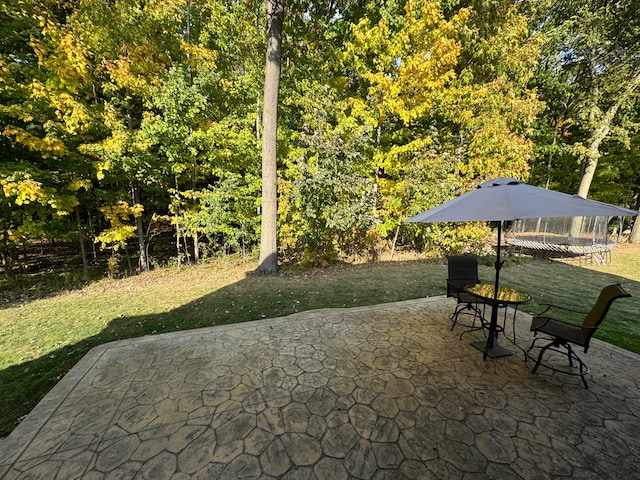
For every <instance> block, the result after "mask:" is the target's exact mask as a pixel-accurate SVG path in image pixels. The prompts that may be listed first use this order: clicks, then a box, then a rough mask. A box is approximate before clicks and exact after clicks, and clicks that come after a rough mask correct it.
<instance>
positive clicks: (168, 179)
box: [0, 0, 640, 275]
mask: <svg viewBox="0 0 640 480" xmlns="http://www.w3.org/2000/svg"><path fill="white" fill-rule="evenodd" d="M273 1H279V0H266V2H267V3H268V2H273ZM639 7H640V2H638V1H636V0H629V1H626V2H610V1H605V0H594V1H592V2H582V1H578V0H566V1H563V2H555V1H551V0H539V1H506V0H471V1H458V0H440V1H429V0H406V1H403V0H386V1H385V0H374V1H366V0H327V1H324V2H312V1H304V0H303V1H293V0H290V1H289V2H287V3H286V5H285V6H284V13H285V14H284V24H283V27H282V56H281V80H280V85H279V100H278V130H277V138H278V142H277V159H278V170H277V173H278V177H277V185H278V210H277V219H278V230H277V234H278V256H279V257H280V261H291V262H300V263H303V264H311V265H320V264H325V263H329V262H332V261H335V260H338V259H343V258H349V257H353V256H360V255H364V256H367V255H372V252H375V250H376V249H377V248H378V247H379V246H380V245H381V244H390V243H391V242H397V243H398V244H400V245H411V246H413V247H415V248H419V249H428V250H434V251H439V252H451V251H457V250H460V249H462V248H463V247H465V246H467V245H469V243H470V242H471V243H473V242H474V241H479V240H480V239H482V238H483V236H484V235H486V232H487V229H486V228H485V227H479V226H478V225H439V224H434V225H430V226H429V227H427V228H420V227H417V226H410V225H404V226H403V227H402V228H399V226H400V225H401V222H402V220H403V219H405V218H407V217H409V216H411V215H413V214H416V213H418V212H420V211H423V210H426V209H428V208H431V207H433V206H435V205H438V204H439V203H442V202H443V201H445V200H448V199H450V198H452V197H454V196H456V195H459V194H460V193H463V192H465V191H468V190H469V189H471V188H474V187H475V185H477V184H478V183H480V182H481V181H483V180H485V179H488V178H493V177H515V178H520V179H525V180H528V181H529V183H532V184H534V185H540V186H548V187H550V188H554V189H556V190H560V191H564V192H567V193H580V194H581V195H583V196H587V195H588V196H589V197H590V198H593V199H597V200H601V201H606V202H609V203H614V204H617V205H621V206H628V207H630V208H634V209H638V208H639V207H640V205H639V204H638V201H639V193H640V169H639V168H638V166H639V165H640V150H639V149H640V135H639V134H638V125H639V121H640V115H639V114H640V109H639V106H640V103H639V102H638V99H639V93H640V17H639V16H638V15H637V12H638V11H640V8H639ZM265 50H266V44H265V3H264V2H260V1H257V0H243V1H237V0H201V1H199V0H180V1H175V0H146V1H144V0H5V1H4V2H3V3H2V5H0V133H1V135H0V185H1V186H2V189H1V190H0V253H1V256H2V266H3V270H4V273H5V274H6V275H12V274H14V273H15V272H17V271H20V268H21V267H22V266H23V265H22V264H23V263H24V255H23V251H24V249H25V247H26V246H27V245H33V244H34V243H36V244H37V243H47V244H52V243H55V242H74V243H75V245H77V251H78V252H79V253H80V256H81V257H82V259H83V265H84V268H85V269H87V268H89V264H90V262H91V257H92V253H91V252H93V251H96V250H97V249H100V250H102V251H105V252H110V253H111V254H112V256H111V259H112V260H111V263H110V265H109V268H110V269H111V270H113V271H118V270H119V269H120V268H122V266H121V265H120V264H121V263H123V262H124V258H125V257H133V258H134V261H133V264H132V266H131V267H130V269H131V270H136V269H137V270H140V271H144V270H148V269H149V268H151V267H152V266H153V265H154V264H155V262H158V261H159V259H160V258H163V257H162V256H163V255H166V252H167V251H171V252H172V257H173V258H174V261H177V262H195V261H198V260H199V259H200V258H203V257H204V256H206V255H212V254H219V253H228V252H245V251H249V250H253V249H255V247H256V246H257V245H258V244H259V241H260V218H261V213H262V212H261V148H262V147H261V144H262V133H263V131H264V125H262V118H263V117H262V107H263V105H264V100H265V99H264V77H265ZM626 227H627V228H629V229H631V227H632V226H631V225H627V226H626ZM167 237H168V238H169V241H170V244H168V243H167ZM631 240H632V241H636V242H637V241H640V226H638V227H637V228H633V231H632V232H631ZM160 246H161V247H162V248H161V249H160V248H158V247H160Z"/></svg>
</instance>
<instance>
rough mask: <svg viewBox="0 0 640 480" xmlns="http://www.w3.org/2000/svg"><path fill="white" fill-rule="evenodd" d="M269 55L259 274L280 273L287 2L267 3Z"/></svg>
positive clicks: (281, 0) (266, 74)
mask: <svg viewBox="0 0 640 480" xmlns="http://www.w3.org/2000/svg"><path fill="white" fill-rule="evenodd" d="M265 10H266V20H267V54H266V66H265V74H264V100H263V107H262V108H263V109H262V127H263V133H262V232H261V234H260V259H259V264H258V268H257V272H258V273H262V274H266V275H273V274H275V273H277V271H278V242H277V220H278V190H277V157H276V139H277V125H278V89H279V87H280V67H281V55H282V22H283V19H284V0H265Z"/></svg>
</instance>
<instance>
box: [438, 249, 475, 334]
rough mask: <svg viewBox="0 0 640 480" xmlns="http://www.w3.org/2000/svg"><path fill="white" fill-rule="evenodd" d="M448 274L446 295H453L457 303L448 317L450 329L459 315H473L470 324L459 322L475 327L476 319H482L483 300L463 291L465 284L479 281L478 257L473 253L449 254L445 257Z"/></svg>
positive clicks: (456, 321)
mask: <svg viewBox="0 0 640 480" xmlns="http://www.w3.org/2000/svg"><path fill="white" fill-rule="evenodd" d="M447 266H448V273H449V276H448V278H447V297H453V298H455V299H456V300H457V302H458V304H457V305H456V309H455V310H454V311H453V313H452V314H451V315H449V319H450V320H451V330H453V327H455V326H456V324H457V323H458V321H459V319H460V315H470V316H473V321H472V322H471V324H465V323H461V325H464V326H466V327H471V328H474V327H475V322H476V319H478V318H479V319H480V320H482V311H481V309H480V306H481V305H484V304H483V301H482V300H481V299H480V298H479V297H476V296H475V295H473V294H471V293H467V292H465V291H464V287H465V286H466V285H475V284H477V283H480V279H479V276H478V257H476V256H475V255H451V256H448V257H447Z"/></svg>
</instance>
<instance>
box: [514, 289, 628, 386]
mask: <svg viewBox="0 0 640 480" xmlns="http://www.w3.org/2000/svg"><path fill="white" fill-rule="evenodd" d="M630 296H631V295H630V294H629V293H628V292H627V291H626V290H624V289H623V288H622V286H621V285H620V284H614V285H609V286H606V287H604V288H603V289H602V291H601V292H600V295H599V296H598V299H597V300H596V302H595V304H594V305H593V307H592V308H591V310H590V311H589V312H580V311H577V310H572V309H570V308H567V307H562V306H559V305H553V304H549V303H545V304H543V305H546V307H547V308H546V309H545V310H544V311H542V312H541V313H539V314H538V315H536V316H535V317H533V320H532V321H531V331H533V332H534V335H535V338H534V339H533V341H532V342H531V346H530V347H529V348H528V349H527V351H526V352H525V361H526V360H527V359H528V358H529V352H531V350H533V349H534V348H539V349H540V353H539V354H538V358H537V360H536V363H535V365H534V367H533V369H532V370H531V373H534V374H535V373H536V371H537V370H538V367H540V366H543V367H545V368H547V369H549V370H552V371H554V372H558V373H564V374H567V375H576V376H579V377H581V379H582V383H583V384H584V388H589V387H588V385H587V380H586V378H585V377H586V375H587V374H588V373H589V368H588V367H587V365H586V363H584V362H583V361H582V359H581V358H580V357H579V356H578V354H577V353H576V352H575V350H574V349H573V348H572V346H571V345H572V344H573V345H577V346H579V347H582V348H584V353H587V350H589V343H590V341H591V337H592V336H593V334H594V333H595V332H596V330H597V329H598V327H599V326H600V324H601V323H602V321H603V320H604V318H605V317H606V315H607V313H608V311H609V308H610V307H611V305H612V304H613V302H614V301H615V300H617V299H619V298H624V297H630ZM551 308H556V309H560V310H564V311H567V312H572V313H578V314H582V315H585V317H584V320H583V323H582V325H578V324H574V323H570V322H566V321H563V320H557V319H555V318H553V317H550V316H547V315H545V314H546V313H547V312H548V311H549V310H550V309H551ZM538 333H541V334H544V335H546V337H538V336H537V335H538ZM545 339H546V340H549V339H550V340H551V341H550V342H549V343H547V344H546V345H544V346H541V345H536V342H537V341H538V340H545ZM561 348H563V349H564V350H561ZM548 351H551V352H558V353H560V354H563V355H564V354H566V356H567V359H568V362H569V367H570V368H572V369H573V368H575V367H574V362H577V364H578V371H571V370H566V369H562V368H558V367H556V366H553V365H551V364H549V363H544V362H543V361H542V359H543V357H544V355H545V353H546V352H548Z"/></svg>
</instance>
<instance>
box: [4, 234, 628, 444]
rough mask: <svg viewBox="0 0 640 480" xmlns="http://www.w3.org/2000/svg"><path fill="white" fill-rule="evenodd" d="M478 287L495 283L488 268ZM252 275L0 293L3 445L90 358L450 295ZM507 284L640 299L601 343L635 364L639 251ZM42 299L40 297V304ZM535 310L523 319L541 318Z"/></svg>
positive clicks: (354, 277)
mask: <svg viewBox="0 0 640 480" xmlns="http://www.w3.org/2000/svg"><path fill="white" fill-rule="evenodd" d="M486 263H488V264H489V265H482V266H481V270H480V276H481V278H482V279H483V280H491V279H492V278H493V275H494V270H493V267H492V266H490V263H491V262H490V260H489V261H487V262H486ZM254 267H255V263H253V262H249V263H243V262H242V261H241V259H238V258H226V259H219V260H215V261H212V262H209V263H207V264H204V265H200V266H197V267H186V268H182V269H181V270H176V269H161V270H157V271H154V272H152V273H149V274H145V275H140V276H137V277H133V278H127V279H122V280H102V281H98V282H95V283H92V284H91V285H88V286H85V287H84V288H82V289H78V290H70V291H65V292H62V293H58V294H55V295H49V296H48V297H47V298H39V299H34V298H29V296H30V294H29V291H30V290H34V289H35V286H34V287H32V288H31V289H26V290H25V287H24V286H23V287H22V291H20V292H18V293H20V295H17V294H16V292H15V291H13V292H12V291H11V290H10V289H9V287H7V286H6V285H5V286H3V289H2V291H1V293H2V298H3V299H5V304H4V306H0V405H2V406H3V407H2V409H1V411H0V435H6V434H8V433H9V432H10V431H11V430H12V429H13V428H15V425H16V424H17V422H18V421H19V419H20V418H21V417H22V416H24V415H26V414H27V413H28V412H29V411H30V410H31V409H32V408H33V407H34V406H35V404H36V403H37V402H38V401H39V400H40V399H41V398H42V397H43V396H44V395H45V394H46V393H47V392H48V391H49V389H51V387H53V385H54V384H55V383H56V382H57V381H58V380H59V379H60V378H61V377H62V376H64V374H65V373H66V372H67V371H68V370H69V369H70V368H71V367H72V366H73V365H74V364H75V363H76V362H77V361H78V360H79V359H80V358H81V357H82V356H83V355H84V354H85V353H86V352H87V351H88V350H89V349H91V348H92V347H94V346H96V345H100V344H102V343H105V342H109V341H113V340H119V339H123V338H131V337H137V336H141V335H147V334H154V333H163V332H170V331H175V330H186V329H192V328H198V327H204V326H211V325H222V324H228V323H236V322H244V321H249V320H258V319H261V318H271V317H277V316H282V315H287V314H290V313H294V312H299V311H303V310H309V309H317V308H327V307H352V306H359V305H371V304H377V303H385V302H395V301H399V300H406V299H412V298H418V297H423V296H430V295H442V294H444V293H445V278H446V275H447V268H446V264H445V263H444V262H443V261H434V260H412V261H394V262H376V263H370V264H363V265H347V266H339V267H332V268H326V269H316V270H300V269H284V271H283V273H282V274H281V275H279V276H277V277H256V276H252V275H250V272H251V269H252V268H254ZM501 279H502V283H503V284H507V285H510V286H514V287H517V288H521V289H523V290H525V291H527V292H529V293H531V294H532V295H533V296H534V299H535V301H536V302H537V303H544V302H547V301H553V302H554V303H560V304H563V305H566V306H570V307H574V308H579V309H584V308H585V305H586V304H589V303H591V302H592V301H593V300H594V299H595V297H596V296H597V294H598V292H599V291H600V289H601V288H602V287H603V286H604V285H606V284H609V283H616V282H620V283H622V284H623V286H624V287H625V288H627V289H628V291H629V292H630V293H631V294H632V295H633V297H632V298H630V299H623V300H620V301H618V302H617V303H616V304H614V306H613V307H612V310H611V312H610V314H609V317H608V318H607V321H606V322H605V323H604V324H603V327H602V328H601V330H600V331H599V332H598V334H597V336H598V337H599V338H602V339H604V340H606V341H608V342H611V343H613V344H616V345H619V346H621V347H623V348H626V349H628V350H631V351H634V352H636V353H640V325H639V323H638V312H640V248H638V247H636V246H622V247H619V248H617V249H616V250H615V252H614V259H613V262H612V263H611V264H610V265H606V266H600V267H598V266H589V267H580V266H579V265H578V264H577V262H575V261H574V262H558V261H548V260H533V259H529V258H514V259H512V261H510V262H508V263H507V264H506V265H505V267H504V268H503V269H502V272H501ZM35 296H38V295H35ZM539 309H540V307H539V305H536V303H534V304H531V305H527V306H526V308H525V310H528V311H531V312H534V311H536V310H539Z"/></svg>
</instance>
